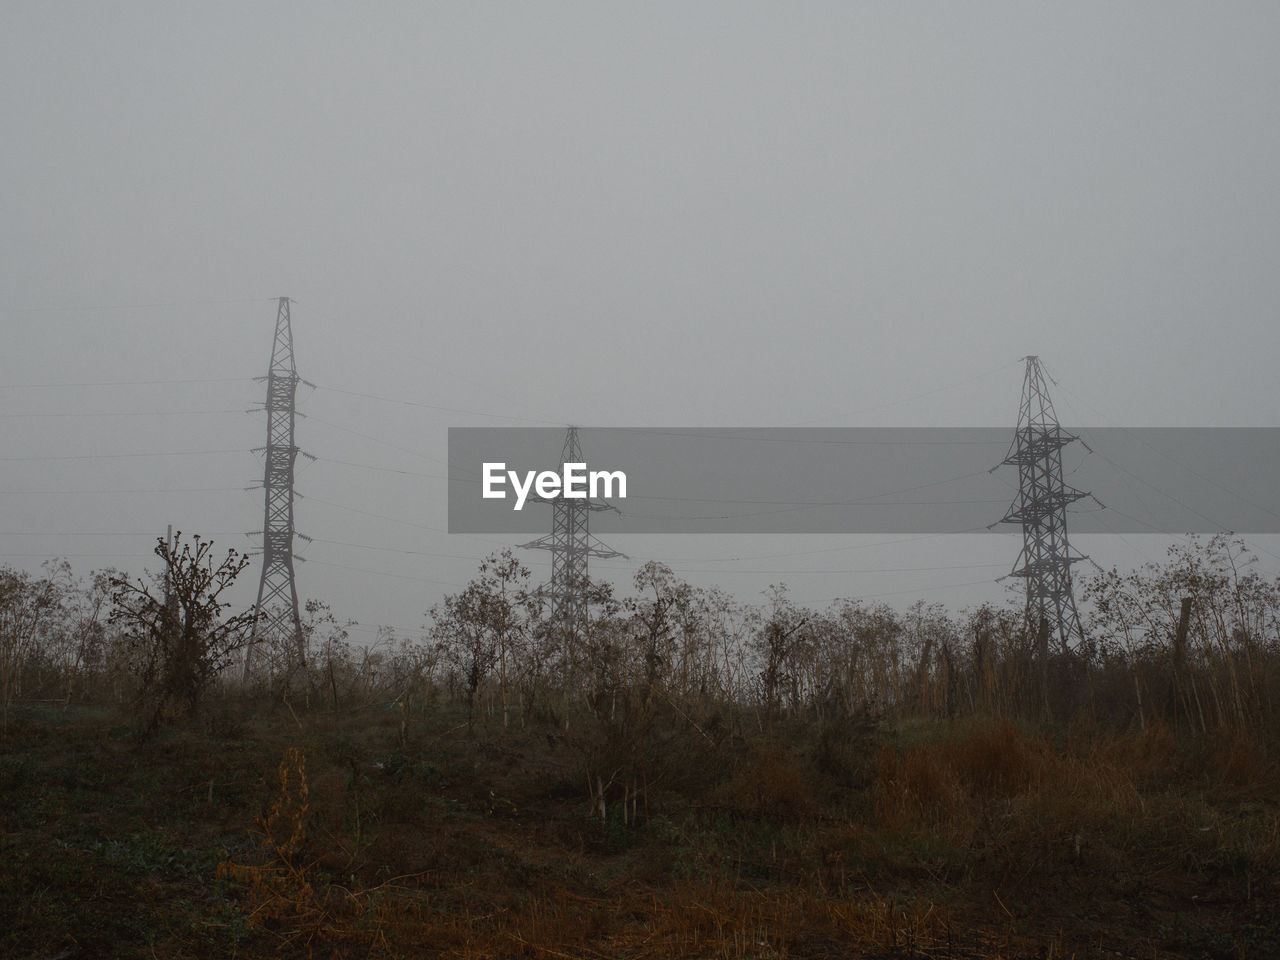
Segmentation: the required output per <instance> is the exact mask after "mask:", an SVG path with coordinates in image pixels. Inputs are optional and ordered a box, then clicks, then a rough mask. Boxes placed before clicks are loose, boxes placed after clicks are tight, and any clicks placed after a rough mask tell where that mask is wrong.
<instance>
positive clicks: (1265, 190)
mask: <svg viewBox="0 0 1280 960" xmlns="http://www.w3.org/2000/svg"><path fill="white" fill-rule="evenodd" d="M1277 35H1280V9H1277V8H1276V6H1275V5H1273V4H1246V3H1226V4H1212V5H1209V4H1180V3H1170V2H1158V3H1156V2H1153V3H1136V2H1133V3H1125V4H1103V3H1083V4H1071V5H1048V4H1027V3H969V4H908V3H892V4H890V3H883V4H871V3H832V4H825V3H801V4H786V5H781V4H756V3H740V2H735V3H710V2H708V3H698V4H689V3H647V4H618V3H540V4H523V5H515V4H485V3H478V2H465V3H450V4H442V3H422V4H419V3H403V4H393V3H384V4H378V5H375V6H374V7H373V8H372V9H369V8H368V6H367V5H357V4H320V3H317V4H308V5H307V6H306V8H305V9H304V10H301V11H300V10H299V9H298V7H297V5H296V4H295V5H285V4H271V3H266V4H264V3H255V4H239V3H225V4H217V5H206V6H203V7H201V8H198V9H197V8H195V7H193V6H190V5H185V4H177V5H175V4H162V3H148V4H143V3H125V4H116V5H99V4H89V3H76V4H44V3H22V2H8V3H6V4H4V5H3V6H0V76H2V77H3V83H0V124H2V125H3V138H2V140H0V144H2V145H0V183H2V184H3V190H0V204H3V208H2V211H0V213H2V215H0V223H2V224H3V227H2V228H0V262H2V263H3V265H4V267H3V269H0V316H2V317H3V322H4V329H5V332H6V334H7V335H6V336H5V338H4V342H3V348H2V349H0V385H3V387H4V388H3V389H0V402H2V404H3V406H2V407H0V414H2V415H0V438H2V439H0V457H2V458H4V459H0V563H10V564H14V565H19V566H24V567H32V568H34V567H35V566H37V565H38V564H39V561H40V559H41V558H43V557H48V556H54V555H61V556H69V557H70V558H71V559H72V562H73V564H74V565H75V567H76V569H77V571H78V572H81V573H87V572H88V570H89V569H92V568H94V567H101V566H105V565H108V564H113V565H116V566H123V567H127V568H129V569H131V570H134V571H135V572H141V569H142V567H143V566H144V565H146V564H147V563H148V557H147V554H148V553H149V550H150V546H151V543H152V542H153V540H152V538H153V537H154V536H156V535H161V534H163V533H164V527H165V525H166V524H167V523H173V524H174V525H175V526H177V527H179V528H181V529H182V530H184V531H187V532H202V533H207V534H216V539H217V541H218V543H219V546H220V547H221V546H223V545H226V546H235V547H237V548H246V547H252V545H253V543H254V541H251V540H248V539H246V538H245V537H243V535H242V534H243V533H244V532H245V531H248V530H253V529H255V528H260V527H261V522H262V502H261V492H260V491H245V490H244V489H243V488H244V487H246V486H248V485H250V484H253V483H254V482H255V481H259V480H260V479H261V473H262V468H261V462H260V459H258V458H257V457H256V456H255V455H253V454H251V453H250V452H249V450H250V448H252V447H255V446H261V445H262V444H263V442H264V440H265V422H264V420H263V418H262V415H261V414H260V413H259V414H248V413H245V412H244V411H245V410H246V409H248V408H249V407H252V406H253V405H254V404H255V403H258V404H260V403H261V396H262V392H263V388H262V385H261V384H259V383H255V382H253V381H252V379H251V378H252V377H255V376H261V375H262V374H264V373H265V372H266V368H267V361H268V359H269V353H270V347H271V334H272V328H273V325H274V319H275V302H274V298H275V297H278V296H289V297H292V298H294V299H295V300H296V303H295V304H294V305H293V323H294V336H295V344H296V348H297V363H298V370H299V373H300V374H301V375H302V376H303V377H305V378H306V379H308V380H310V381H312V382H314V383H315V384H317V387H318V389H316V390H315V391H311V390H309V389H305V388H304V389H302V390H301V391H300V393H299V408H300V410H302V411H303V412H305V413H306V414H308V418H307V419H302V420H300V421H299V423H298V432H297V436H298V442H299V444H300V445H301V446H302V447H303V448H304V449H305V450H307V451H309V452H310V453H312V454H314V455H316V456H317V457H320V458H321V459H320V460H319V461H317V462H315V463H310V462H307V463H302V464H301V465H300V467H299V474H298V490H299V492H300V493H301V494H302V495H303V496H304V497H305V499H301V500H299V501H298V505H297V518H298V528H299V529H300V530H301V531H303V532H306V533H308V534H310V535H311V536H313V537H315V538H316V542H314V543H312V544H309V545H305V544H300V545H299V548H298V550H299V552H300V553H302V554H303V555H304V556H306V557H307V558H308V560H309V561H311V562H308V563H306V564H303V565H301V566H300V567H299V571H298V581H299V590H300V592H301V593H302V595H303V596H304V597H320V598H323V599H325V600H327V601H329V602H330V603H331V604H332V606H333V607H334V609H335V611H336V612H337V613H338V614H339V615H340V616H343V617H353V618H355V619H357V620H359V621H360V622H361V624H362V625H364V626H365V627H367V628H369V629H372V628H373V627H374V626H376V625H377V624H380V623H382V624H391V625H395V626H397V627H399V628H400V629H402V630H409V629H413V628H416V626H417V625H419V624H420V623H421V622H422V619H423V611H425V609H426V608H427V607H428V606H429V605H430V604H431V603H432V602H434V601H435V600H436V599H438V598H439V596H440V595H441V594H442V593H443V592H444V591H447V590H449V589H452V588H453V587H455V586H458V585H461V584H463V583H465V581H466V580H467V579H468V578H469V577H470V576H471V575H472V573H473V572H474V568H475V565H476V562H477V561H478V560H479V558H480V557H482V556H483V555H484V554H485V553H486V552H487V551H488V550H489V549H493V548H495V547H500V546H501V545H503V544H505V543H510V542H513V541H511V540H505V541H504V540H503V539H502V538H497V537H469V538H467V537H458V536H454V537H449V536H446V535H445V534H444V533H443V532H442V531H443V530H444V528H445V525H446V509H445V503H444V495H445V484H444V481H443V479H441V478H442V477H443V474H444V471H445V464H444V460H445V457H446V452H447V451H446V444H445V437H446V430H447V428H448V427H449V426H451V425H452V426H464V425H470V426H488V425H511V426H522V425H528V426H533V425H555V424H562V423H566V422H574V423H579V424H583V425H598V426H661V425H668V426H722V427H728V426H787V425H815V426H816V425H828V426H880V425H900V426H998V425H1005V424H1007V425H1008V426H1009V427H1010V429H1012V426H1013V423H1014V418H1015V417H1016V412H1017V399H1018V391H1019V388H1020V386H1021V378H1022V371H1021V365H1020V364H1019V362H1018V359H1019V358H1020V357H1021V356H1023V355H1024V354H1027V353H1036V354H1039V355H1040V356H1041V357H1042V358H1044V362H1045V365H1046V368H1047V369H1048V371H1049V372H1050V373H1051V374H1052V375H1053V376H1054V377H1055V378H1056V380H1057V386H1056V387H1055V388H1054V390H1055V392H1054V399H1055V402H1056V403H1057V407H1058V412H1059V414H1060V416H1061V418H1062V420H1063V421H1064V423H1066V424H1067V425H1069V426H1074V427H1088V426H1112V425H1120V426H1274V425H1275V401H1274V397H1275V386H1274V384H1275V373H1274V364H1275V359H1276V357H1277V356H1278V355H1280V351H1278V347H1280V329H1278V328H1277V324H1276V323H1275V304H1276V303H1277V302H1278V300H1280V297H1278V296H1277V293H1280V290H1277V287H1278V286H1280V271H1277V270H1276V264H1277V263H1280V257H1278V256H1277V254H1278V253H1280V188H1278V187H1277V180H1276V176H1275V171H1276V170H1277V169H1280V123H1278V122H1277V121H1278V120H1280V117H1278V116H1277V114H1278V113H1280V106H1278V104H1280V100H1278V99H1277V97H1276V90H1277V89H1278V88H1280V64H1278V63H1277V59H1276V57H1275V56H1274V39H1275V37H1276V36H1277ZM156 380H173V381H183V382H178V383H140V381H156ZM197 380H211V381H218V382H192V381H197ZM104 381H111V382H115V383H124V384H126V385H123V386H120V385H117V386H88V385H82V386H65V385H66V384H89V383H100V382H104ZM41 384H59V385H63V386H38V385H41ZM340 391H348V392H340ZM352 393H357V394H372V395H376V396H377V397H385V398H391V399H394V400H398V401H408V402H407V403H389V402H385V401H384V400H379V399H371V398H369V397H361V396H353V395H351V394H352ZM51 414H59V415H56V416H54V415H51ZM126 414H127V415H126ZM197 451H198V452H197ZM205 451H231V452H222V453H213V452H205ZM155 452H168V453H174V452H182V455H181V456H167V457H138V456H130V457H118V456H117V457H113V458H110V459H106V458H104V457H103V455H105V454H122V453H129V454H136V453H155ZM588 453H589V451H588ZM71 456H76V457H83V459H21V458H37V457H45V458H47V457H71ZM15 458H18V459H15ZM337 461H347V463H340V462H337ZM373 468H378V469H373ZM392 471H399V472H392ZM63 491H76V492H63ZM126 491H147V492H126ZM357 511H363V512H357ZM388 517H390V518H395V519H386V518H388ZM993 519H995V517H993ZM877 539H889V540H891V539H893V538H891V537H890V538H865V537H864V538H822V537H809V538H800V537H772V538H755V539H752V540H750V541H747V540H745V539H742V538H731V539H729V540H725V539H724V538H714V537H697V538H694V537H679V536H669V537H643V538H641V537H624V538H621V539H619V540H618V541H617V542H613V543H612V545H613V546H615V547H617V548H618V549H620V550H623V551H625V552H627V553H628V554H631V555H633V556H634V557H636V558H637V560H639V559H645V558H649V557H655V558H665V559H670V560H671V561H672V565H673V566H674V567H675V568H676V570H677V572H678V573H686V575H687V576H688V578H689V579H690V580H692V581H694V582H697V583H718V584H720V585H722V586H724V587H725V588H726V589H729V590H731V591H732V592H734V593H736V594H738V595H739V596H741V597H743V598H746V599H752V598H755V597H756V596H757V595H758V591H759V590H760V589H762V588H763V587H764V586H765V585H767V584H769V583H773V582H778V581H781V580H786V581H788V582H789V583H790V584H791V586H792V590H793V594H794V596H795V598H796V599H797V600H799V601H801V602H807V603H823V602H825V601H826V600H828V599H830V598H832V597H835V596H859V595H872V596H879V595H884V596H885V598H886V599H893V600H904V601H909V600H910V599H914V598H915V597H917V596H919V597H923V598H925V599H927V600H937V601H940V602H946V603H948V604H951V605H955V606H959V605H963V604H964V603H969V602H976V601H979V600H982V599H987V598H998V597H1001V596H1002V595H1003V590H1002V588H1001V587H1000V586H996V585H994V584H991V583H990V581H991V580H992V579H994V578H995V577H996V576H999V575H1000V574H1001V573H1004V572H1006V571H1007V569H1008V567H1009V566H1010V565H1012V562H1013V559H1014V555H1015V554H1016V551H1017V542H1016V537H1008V536H1005V537H1000V536H992V537H982V538H969V537H966V538H960V539H946V540H943V539H938V538H935V539H933V540H929V541H925V542H914V543H912V542H906V543H904V542H899V543H893V544H890V545H888V546H882V547H879V548H872V547H871V546H870V544H871V543H873V542H874V541H875V540H877ZM335 541H336V542H335ZM1258 542H1259V543H1260V544H1261V545H1262V546H1264V547H1269V549H1271V550H1277V549H1280V545H1278V544H1277V543H1276V541H1275V540H1274V539H1260V540H1259V541H1258ZM1165 543H1167V538H1166V539H1158V538H1146V537H1128V538H1127V539H1126V540H1124V541H1120V540H1116V539H1114V538H1089V539H1088V540H1087V541H1085V542H1082V543H1081V544H1080V546H1081V547H1082V548H1083V549H1085V551H1086V552H1090V553H1091V554H1092V555H1093V556H1094V557H1095V558H1096V559H1098V560H1099V561H1100V562H1101V563H1103V565H1104V566H1110V565H1111V564H1112V563H1119V564H1121V565H1132V564H1134V563H1138V562H1142V561H1143V560H1144V559H1146V558H1148V557H1153V558H1154V557H1159V555H1160V554H1161V552H1162V550H1163V546H1164V544H1165ZM350 544H360V545H362V546H351V545H350ZM393 551H402V552H393ZM734 557H742V558H746V559H742V560H732V559H730V558H734ZM1262 557H1263V561H1264V563H1263V566H1264V567H1266V568H1268V569H1275V568H1276V567H1278V566H1280V562H1278V561H1277V559H1276V558H1275V556H1274V555H1271V554H1268V553H1264V554H1263V555H1262ZM150 562H151V565H152V566H153V568H154V558H152V559H151V561H150ZM528 562H529V563H530V564H531V565H532V566H533V567H534V569H535V574H536V575H537V576H538V577H539V578H541V577H545V576H546V575H547V573H548V571H549V564H548V562H547V558H546V557H545V556H538V555H534V556H530V557H529V558H528ZM635 565H636V561H632V562H630V563H627V562H622V561H612V562H610V563H608V564H600V565H597V567H596V569H597V571H599V572H603V571H604V570H605V569H608V570H610V571H612V572H611V574H610V575H611V576H613V577H614V578H615V579H617V580H618V581H619V582H620V583H625V582H626V578H627V577H628V576H629V571H631V570H633V569H634V568H635ZM907 567H919V568H929V569H921V570H917V571H915V572H909V571H904V570H902V569H900V568H907ZM353 568H354V569H353ZM939 568H940V569H939ZM721 570H723V571H733V572H725V573H723V574H721V573H718V572H712V571H721ZM877 570H879V571H883V572H875V571H877ZM257 575H258V569H257V567H256V566H255V567H254V568H252V569H251V570H250V571H249V572H247V573H246V574H245V576H244V582H243V583H242V584H241V589H240V590H239V591H238V594H239V595H240V599H243V601H244V602H251V601H252V598H253V595H254V593H255V591H256V585H257ZM957 585H959V586H957Z"/></svg>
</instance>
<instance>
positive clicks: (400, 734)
mask: <svg viewBox="0 0 1280 960" xmlns="http://www.w3.org/2000/svg"><path fill="white" fill-rule="evenodd" d="M1243 560H1244V558H1243V557H1242V555H1241V552H1240V550H1239V548H1238V546H1236V545H1233V544H1231V543H1230V542H1228V541H1226V540H1215V541H1213V542H1211V543H1209V544H1205V545H1200V544H1192V545H1191V546H1189V547H1187V548H1184V549H1183V550H1181V551H1178V552H1175V554H1174V556H1173V557H1172V558H1171V561H1170V563H1169V564H1167V565H1165V566H1162V567H1159V568H1154V569H1148V570H1145V571H1142V572H1140V573H1138V574H1135V575H1133V576H1131V577H1120V576H1118V575H1116V574H1111V575H1109V576H1105V577H1100V578H1097V580H1096V581H1095V582H1094V583H1093V584H1092V586H1091V587H1090V594H1091V596H1092V597H1093V598H1094V610H1095V615H1094V618H1093V621H1092V623H1091V624H1090V630H1089V633H1090V641H1089V643H1087V644H1086V645H1085V646H1084V647H1083V648H1081V649H1079V650H1073V651H1070V652H1067V653H1058V654H1054V655H1053V656H1052V658H1051V660H1050V662H1048V663H1047V664H1039V663H1037V662H1035V658H1034V647H1035V644H1034V641H1033V639H1032V638H1031V637H1029V636H1028V635H1027V633H1026V631H1025V630H1023V629H1022V627H1021V625H1020V623H1019V618H1018V617H1017V616H1016V615H1015V613H1013V612H1010V611H1006V610H997V609H993V608H988V607H984V608H982V609H979V610H977V611H974V612H973V613H971V614H969V615H967V616H966V617H965V618H963V619H961V620H956V619H954V618H951V617H948V616H946V615H945V614H944V612H943V611H941V610H939V609H936V608H929V607H925V606H923V605H917V606H916V607H915V608H913V609H912V610H911V611H909V612H908V613H907V614H905V615H904V614H900V613H897V612H895V611H893V610H891V609H889V608H886V607H868V606H865V605H860V604H857V603H853V602H844V603H840V604H837V605H836V606H834V607H833V608H831V609H828V610H825V611H815V610H802V609H798V608H796V607H794V606H793V605H792V604H791V603H790V601H789V599H788V597H787V595H786V592H785V590H782V589H778V590H775V591H774V592H773V593H772V594H771V596H770V597H769V598H768V600H767V603H766V604H765V605H764V606H763V607H761V608H753V607H749V606H743V605H740V604H738V603H736V602H734V601H732V600H731V599H730V598H728V597H725V596H724V595H723V594H719V593H717V592H715V591H700V590H696V589H694V588H692V587H690V586H689V585H687V584H683V583H680V582H679V581H678V580H677V579H676V578H675V577H674V576H672V575H671V573H670V571H668V570H666V569H665V568H662V567H661V566H659V565H650V566H648V567H646V568H644V569H643V570H642V571H641V573H640V574H639V575H638V576H637V582H636V587H637V590H636V594H635V596H633V597H631V598H626V599H623V600H617V601H615V600H614V599H613V598H612V597H610V596H609V595H608V593H607V591H598V592H597V596H596V599H597V603H596V606H595V608H594V609H595V614H596V615H595V617H594V620H593V628H592V631H591V634H590V635H589V636H587V637H584V638H565V637H557V636H556V635H555V634H554V632H553V631H551V630H550V628H549V627H548V622H549V620H548V617H547V616H546V610H545V607H544V605H543V604H542V603H541V598H540V596H539V595H538V594H537V592H536V591H533V590H530V589H529V586H528V582H527V580H528V575H527V572H526V571H524V570H523V569H522V568H520V566H519V565H518V564H514V563H512V562H511V561H510V560H509V558H501V557H498V558H494V560H493V561H492V562H491V563H490V564H488V565H487V566H486V568H485V569H484V570H482V571H481V576H480V577H479V578H477V581H476V582H475V583H474V584H473V585H472V586H471V587H470V588H469V589H468V591H467V592H466V593H465V594H464V595H461V596H460V597H459V598H450V600H449V601H446V603H445V604H443V605H442V606H441V607H440V608H439V610H438V611H437V612H438V616H437V619H436V627H435V630H434V631H433V632H432V634H431V635H430V637H429V638H428V639H426V640H424V641H422V642H416V643H415V642H409V641H405V640H397V639H395V638H392V637H385V638H383V639H382V642H380V643H379V644H377V645H375V646H374V647H373V648H371V649H359V648H356V647H353V646H352V645H351V644H350V642H349V638H348V637H347V636H346V632H345V629H344V628H343V627H342V626H341V625H340V624H339V623H338V622H337V621H336V620H335V619H334V618H333V617H332V616H331V615H329V614H328V612H327V610H326V609H325V608H323V606H322V605H312V606H311V608H310V610H309V616H308V619H307V627H308V629H307V633H308V640H309V655H308V661H307V663H306V664H305V665H304V666H303V667H302V668H301V669H299V668H298V665H297V664H296V663H291V661H290V657H289V656H288V655H287V651H286V650H284V649H283V648H282V649H281V651H279V652H280V656H279V657H272V656H264V657H263V658H262V659H261V664H262V665H263V666H262V668H261V669H262V671H263V672H262V673H261V674H260V675H259V676H257V678H256V679H255V680H254V682H253V683H252V684H250V685H249V686H244V685H241V684H239V683H230V682H227V683H223V684H222V685H221V686H219V687H217V688H215V689H214V690H213V691H212V692H211V693H210V694H209V697H208V698H206V699H207V703H205V702H204V701H201V706H202V710H201V712H199V713H196V714H194V715H192V716H190V717H188V718H187V719H185V720H183V721H182V722H177V723H173V724H170V725H168V726H164V727H160V728H158V729H157V731H156V732H155V733H154V735H153V736H152V737H150V738H149V739H145V740H139V739H138V738H137V736H136V733H137V731H138V724H137V723H136V722H131V721H130V720H129V719H124V720H123V722H122V720H121V719H120V718H119V717H116V716H114V715H113V710H114V709H115V707H114V706H113V704H119V705H120V706H127V705H128V704H130V703H133V702H136V701H135V699H134V698H135V696H136V694H137V686H138V683H139V681H138V679H137V677H136V676H131V675H130V674H129V672H128V671H127V670H126V669H124V668H122V667H121V665H120V663H119V660H120V658H127V657H128V656H130V650H131V647H130V645H129V644H128V643H125V642H123V640H122V639H121V638H120V637H119V636H118V630H117V628H116V627H115V626H114V625H113V624H112V623H111V622H110V621H109V620H108V619H106V618H104V617H96V615H95V618H94V619H93V620H92V621H91V622H92V624H95V625H96V626H94V627H93V628H92V629H90V628H89V627H88V626H87V625H86V623H87V621H86V620H85V619H84V618H85V616H86V615H88V614H89V613H91V612H94V607H93V605H92V604H91V603H89V602H87V601H76V602H73V598H74V597H75V595H76V591H75V589H74V588H73V587H72V585H70V584H64V585H63V586H62V587H61V588H60V589H61V590H62V592H61V593H60V594H59V596H60V597H61V598H62V605H61V606H56V607H55V606H47V607H46V608H45V610H46V614H47V615H45V614H42V623H43V624H44V626H43V627H41V628H40V629H39V630H38V631H37V632H36V638H37V639H36V642H34V643H31V644H28V645H26V646H24V647H22V650H23V651H25V652H24V654H23V656H24V657H25V659H24V660H23V662H22V664H21V668H20V669H19V670H18V671H17V679H16V680H15V681H14V684H15V685H14V692H15V706H14V710H13V722H12V724H11V728H10V730H9V732H8V734H7V735H6V736H5V738H4V740H3V741H0V891H2V892H3V894H4V896H3V904H4V906H3V907H2V908H0V910H2V911H3V915H0V931H3V932H0V953H3V954H4V955H6V956H16V957H25V956H32V957H36V956H56V955H62V956H67V957H71V956H100V955H119V956H175V957H176V956H231V955H236V956H245V957H254V956H263V957H266V956H299V957H302V956H317V957H319V956H334V957H339V956H343V957H345V956H350V957H356V956H360V957H367V956H388V957H391V956H448V957H473V958H481V957H485V958H492V957H562V958H563V957H573V958H587V957H617V958H632V957H634V958H639V957H650V958H665V957H690V958H692V957H726V958H729V957H733V958H747V957H756V958H765V957H769V958H773V957H795V958H799V957H889V956H896V957H912V956H916V957H939V958H940V957H973V958H997V957H1000V958H1014V957H1063V958H1066V957H1073V956H1074V957H1078V958H1086V957H1090V958H1092V957H1114V956H1125V957H1186V958H1192V957H1194V958H1201V957H1209V958H1217V957H1222V958H1228V957H1230V958H1241V957H1258V958H1263V957H1272V956H1276V955H1280V907H1277V905H1276V904H1277V899H1276V898H1277V894H1278V893H1280V889H1278V887H1277V879H1278V878H1280V804H1278V802H1277V801H1278V800H1280V767H1278V765H1277V759H1278V758H1277V752H1276V749H1277V743H1278V738H1277V736H1276V734H1277V729H1276V719H1277V718H1276V714H1275V709H1274V708H1275V704H1276V703H1277V700H1276V695H1277V694H1278V693H1280V672H1278V671H1280V650H1278V648H1277V642H1278V640H1280V633H1278V631H1277V619H1276V612H1277V610H1280V602H1278V598H1280V592H1278V591H1277V587H1276V585H1275V584H1271V583H1267V582H1264V581H1262V580H1260V579H1259V578H1257V577H1255V576H1252V575H1250V574H1249V573H1248V571H1247V568H1246V567H1245V566H1244V565H1243ZM90 593H91V590H86V591H85V593H84V596H85V597H88V596H89V595H90ZM1184 597H1190V598H1191V602H1190V603H1189V604H1184V602H1183V598H1184ZM99 606H100V604H99ZM1188 607H1189V608H1190V610H1189V612H1188V613H1187V614H1186V615H1184V613H1183V611H1184V610H1186V609H1187V608H1188ZM58 611H64V612H62V613H59V612H58ZM54 638H57V640H56V642H54ZM1042 668H1043V669H1042ZM1045 678H1047V679H1048V685H1047V687H1046V685H1045ZM126 716H127V715H126ZM142 720H143V723H142V726H144V727H145V726H147V723H146V721H147V718H146V717H143V718H142Z"/></svg>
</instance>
